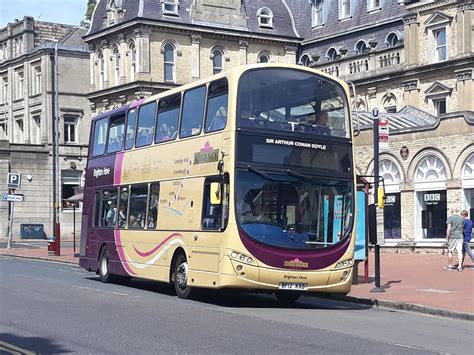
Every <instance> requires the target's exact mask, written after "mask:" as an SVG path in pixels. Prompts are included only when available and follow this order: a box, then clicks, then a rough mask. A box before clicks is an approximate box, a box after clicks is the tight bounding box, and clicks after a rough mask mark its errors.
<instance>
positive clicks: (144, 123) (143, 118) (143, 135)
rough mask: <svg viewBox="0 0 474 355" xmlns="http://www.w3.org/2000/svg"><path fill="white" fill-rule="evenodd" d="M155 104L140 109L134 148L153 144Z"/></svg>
mask: <svg viewBox="0 0 474 355" xmlns="http://www.w3.org/2000/svg"><path fill="white" fill-rule="evenodd" d="M155 112H156V102H152V103H150V104H147V105H144V106H142V107H140V111H139V113H138V124H137V134H136V137H135V139H136V141H135V147H143V146H145V145H149V144H151V142H153V134H154V129H155Z"/></svg>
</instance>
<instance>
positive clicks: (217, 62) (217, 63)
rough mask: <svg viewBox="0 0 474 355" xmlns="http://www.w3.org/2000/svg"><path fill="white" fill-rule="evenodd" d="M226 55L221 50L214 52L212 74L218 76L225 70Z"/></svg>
mask: <svg viewBox="0 0 474 355" xmlns="http://www.w3.org/2000/svg"><path fill="white" fill-rule="evenodd" d="M223 58H224V53H222V50H220V49H214V50H213V51H212V73H213V74H218V73H220V72H221V71H222V70H223V69H224V61H223Z"/></svg>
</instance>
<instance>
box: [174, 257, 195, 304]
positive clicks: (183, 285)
mask: <svg viewBox="0 0 474 355" xmlns="http://www.w3.org/2000/svg"><path fill="white" fill-rule="evenodd" d="M172 279H173V282H174V289H175V291H176V294H177V295H178V297H179V298H189V297H191V291H192V290H191V287H190V286H188V261H187V260H186V257H185V256H184V255H183V254H179V255H178V257H177V258H176V261H175V263H174V272H173V278H172Z"/></svg>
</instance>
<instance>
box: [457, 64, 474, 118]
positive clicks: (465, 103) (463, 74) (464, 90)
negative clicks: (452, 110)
mask: <svg viewBox="0 0 474 355" xmlns="http://www.w3.org/2000/svg"><path fill="white" fill-rule="evenodd" d="M455 73H456V92H457V101H458V102H457V104H458V111H473V110H474V100H473V99H472V98H473V97H474V83H473V80H472V69H462V70H458V71H456V72H455Z"/></svg>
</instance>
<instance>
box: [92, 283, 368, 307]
mask: <svg viewBox="0 0 474 355" xmlns="http://www.w3.org/2000/svg"><path fill="white" fill-rule="evenodd" d="M87 279H88V280H91V281H97V282H100V279H99V278H98V277H87ZM114 283H115V284H118V285H122V286H124V287H131V288H134V289H140V290H144V291H149V292H154V293H160V294H162V295H167V296H170V297H176V295H175V292H174V286H173V285H170V284H165V283H162V282H155V281H150V280H144V279H137V278H132V279H131V280H130V279H121V280H118V281H116V282H114ZM194 291H195V292H194V293H193V297H192V299H193V301H196V302H202V303H207V304H212V305H215V306H221V307H227V308H275V309H277V308H293V309H325V310H326V309H327V310H364V309H369V308H372V307H371V306H369V305H365V304H356V303H350V302H345V301H342V300H336V299H330V298H328V297H327V294H320V296H321V297H318V294H315V293H302V296H301V297H300V298H299V299H298V300H297V301H296V302H294V303H292V304H281V303H280V302H278V300H277V298H276V297H275V296H274V295H273V293H270V292H267V293H263V292H262V293H255V292H252V291H246V290H236V289H220V290H213V289H195V290H194Z"/></svg>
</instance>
